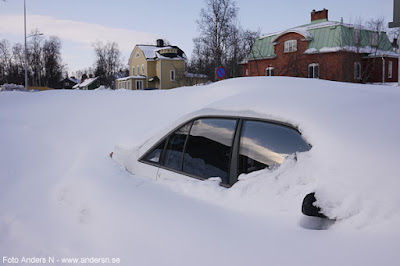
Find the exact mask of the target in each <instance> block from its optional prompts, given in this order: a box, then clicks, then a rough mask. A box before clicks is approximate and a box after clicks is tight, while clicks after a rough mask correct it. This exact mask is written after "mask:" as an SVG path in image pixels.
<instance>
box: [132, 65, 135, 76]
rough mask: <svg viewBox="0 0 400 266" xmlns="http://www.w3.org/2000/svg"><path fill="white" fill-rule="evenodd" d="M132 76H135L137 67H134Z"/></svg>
mask: <svg viewBox="0 0 400 266" xmlns="http://www.w3.org/2000/svg"><path fill="white" fill-rule="evenodd" d="M132 76H135V67H132Z"/></svg>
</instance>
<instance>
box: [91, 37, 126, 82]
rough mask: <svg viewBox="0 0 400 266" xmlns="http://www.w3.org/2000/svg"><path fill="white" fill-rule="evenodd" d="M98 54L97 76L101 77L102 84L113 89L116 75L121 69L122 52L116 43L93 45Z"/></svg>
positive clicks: (96, 63) (97, 43)
mask: <svg viewBox="0 0 400 266" xmlns="http://www.w3.org/2000/svg"><path fill="white" fill-rule="evenodd" d="M93 48H94V51H95V54H96V62H95V75H96V76H99V80H100V82H101V83H102V84H104V85H106V86H109V87H111V86H112V85H113V82H114V79H115V75H116V74H117V73H118V72H119V70H120V69H121V66H122V63H121V52H120V50H119V48H118V44H117V43H116V42H108V43H107V44H103V43H102V42H96V43H94V44H93Z"/></svg>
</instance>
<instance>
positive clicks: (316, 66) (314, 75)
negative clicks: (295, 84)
mask: <svg viewBox="0 0 400 266" xmlns="http://www.w3.org/2000/svg"><path fill="white" fill-rule="evenodd" d="M310 68H311V70H312V72H311V73H312V75H311V76H310ZM307 70H308V77H309V78H313V79H319V64H317V63H312V64H309V65H308V68H307Z"/></svg>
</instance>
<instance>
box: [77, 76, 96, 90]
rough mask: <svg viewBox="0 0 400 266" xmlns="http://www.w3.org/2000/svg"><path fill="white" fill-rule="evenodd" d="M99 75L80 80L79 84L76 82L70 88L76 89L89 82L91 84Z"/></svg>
mask: <svg viewBox="0 0 400 266" xmlns="http://www.w3.org/2000/svg"><path fill="white" fill-rule="evenodd" d="M98 78H99V77H95V78H87V79H85V80H84V81H82V82H81V83H79V84H76V85H75V86H73V87H72V88H74V89H78V88H83V87H86V86H89V85H90V84H92V83H93V82H94V81H96V80H97V79H98Z"/></svg>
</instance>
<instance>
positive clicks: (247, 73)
mask: <svg viewBox="0 0 400 266" xmlns="http://www.w3.org/2000/svg"><path fill="white" fill-rule="evenodd" d="M248 75H249V69H248V68H247V69H246V76H248Z"/></svg>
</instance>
